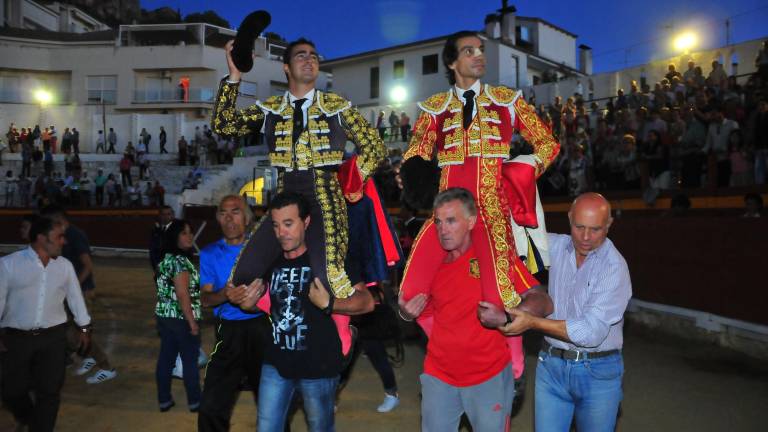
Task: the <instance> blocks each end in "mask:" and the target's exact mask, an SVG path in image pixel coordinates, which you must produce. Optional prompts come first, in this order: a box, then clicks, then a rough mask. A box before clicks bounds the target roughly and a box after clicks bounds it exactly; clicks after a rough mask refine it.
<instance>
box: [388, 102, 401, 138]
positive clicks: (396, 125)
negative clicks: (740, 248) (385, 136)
mask: <svg viewBox="0 0 768 432" xmlns="http://www.w3.org/2000/svg"><path fill="white" fill-rule="evenodd" d="M389 133H390V135H389V142H394V141H397V138H398V136H399V135H400V119H399V118H397V114H395V111H394V110H393V111H392V112H391V113H390V114H389Z"/></svg>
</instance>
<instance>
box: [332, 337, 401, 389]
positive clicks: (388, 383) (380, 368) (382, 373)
mask: <svg viewBox="0 0 768 432" xmlns="http://www.w3.org/2000/svg"><path fill="white" fill-rule="evenodd" d="M361 352H365V355H366V356H368V360H370V361H371V365H372V366H373V368H374V369H376V373H378V374H379V378H380V379H381V385H382V386H383V387H384V392H386V393H387V394H395V393H397V381H396V380H395V371H394V370H392V365H391V364H390V363H389V357H388V356H387V349H386V347H385V345H384V341H383V340H380V339H360V341H359V344H358V345H357V347H356V349H355V353H354V354H353V355H354V358H353V360H352V362H350V364H349V366H348V367H347V368H346V369H344V371H342V373H341V383H340V384H339V388H341V387H343V386H344V385H346V383H347V381H348V380H349V375H350V374H351V373H352V369H353V368H354V365H355V363H357V360H358V358H359V357H360V353H361Z"/></svg>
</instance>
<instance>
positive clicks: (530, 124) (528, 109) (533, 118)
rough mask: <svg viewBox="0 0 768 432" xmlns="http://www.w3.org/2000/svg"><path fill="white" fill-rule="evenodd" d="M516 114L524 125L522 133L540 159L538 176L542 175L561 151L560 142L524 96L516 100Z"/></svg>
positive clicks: (521, 129) (537, 170)
mask: <svg viewBox="0 0 768 432" xmlns="http://www.w3.org/2000/svg"><path fill="white" fill-rule="evenodd" d="M515 114H516V115H517V116H518V118H519V119H520V123H521V125H522V127H521V128H520V135H522V137H523V138H524V139H525V140H526V141H528V143H530V144H531V146H533V152H534V155H535V156H536V157H537V158H538V159H539V165H538V166H537V169H536V176H539V175H541V174H542V173H543V172H544V171H545V170H546V169H547V167H548V166H549V165H550V164H551V163H552V161H553V160H554V159H555V156H557V153H558V152H559V151H560V144H559V143H558V142H557V141H556V140H555V137H554V136H552V133H551V132H550V131H549V130H548V129H547V127H546V126H545V125H544V122H542V121H541V119H539V116H537V115H536V110H534V108H533V107H532V106H530V105H528V103H526V102H525V100H524V99H523V98H518V99H517V101H515Z"/></svg>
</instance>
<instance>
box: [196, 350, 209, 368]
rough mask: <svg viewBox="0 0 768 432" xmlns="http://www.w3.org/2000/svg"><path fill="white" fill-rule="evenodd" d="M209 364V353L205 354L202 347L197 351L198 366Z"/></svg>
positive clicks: (202, 366)
mask: <svg viewBox="0 0 768 432" xmlns="http://www.w3.org/2000/svg"><path fill="white" fill-rule="evenodd" d="M207 364H208V355H206V354H205V351H203V349H202V348H200V351H199V352H198V353H197V367H199V368H204V367H205V366H206V365H207Z"/></svg>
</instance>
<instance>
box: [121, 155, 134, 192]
mask: <svg viewBox="0 0 768 432" xmlns="http://www.w3.org/2000/svg"><path fill="white" fill-rule="evenodd" d="M132 166H133V163H132V162H131V159H130V157H129V156H128V153H124V154H123V158H122V159H120V180H121V182H122V184H123V187H126V186H128V185H132V184H133V179H131V167H132Z"/></svg>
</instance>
